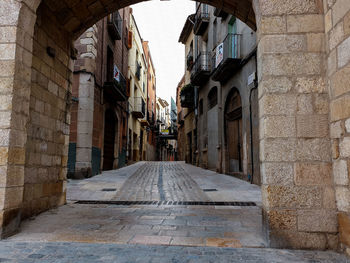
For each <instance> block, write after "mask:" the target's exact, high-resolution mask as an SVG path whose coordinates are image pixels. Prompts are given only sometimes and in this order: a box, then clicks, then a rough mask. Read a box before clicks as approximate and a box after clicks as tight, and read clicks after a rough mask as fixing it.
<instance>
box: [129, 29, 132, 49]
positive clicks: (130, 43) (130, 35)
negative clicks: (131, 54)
mask: <svg viewBox="0 0 350 263" xmlns="http://www.w3.org/2000/svg"><path fill="white" fill-rule="evenodd" d="M128 48H129V49H130V48H132V31H129V35H128Z"/></svg>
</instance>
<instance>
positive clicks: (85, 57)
mask: <svg viewBox="0 0 350 263" xmlns="http://www.w3.org/2000/svg"><path fill="white" fill-rule="evenodd" d="M129 16H130V8H124V9H121V10H120V11H118V12H115V13H112V14H110V15H109V16H108V17H106V18H104V19H102V20H101V21H99V22H98V23H97V24H95V25H94V26H92V27H91V28H89V29H88V30H87V31H86V32H85V33H83V34H82V35H81V36H80V38H79V39H78V40H77V41H76V42H75V47H76V49H77V51H78V53H77V60H76V61H75V64H74V72H73V73H74V75H73V84H72V114H71V124H70V137H69V141H70V143H69V153H68V155H69V157H68V176H69V177H72V178H84V177H90V176H93V175H96V174H99V173H100V172H101V170H112V169H115V168H118V167H123V166H124V165H125V164H126V146H127V144H126V143H127V142H126V132H127V118H128V108H127V95H128V94H127V91H126V87H127V84H126V79H125V76H127V70H128V60H127V58H128V47H127V42H126V40H127V38H126V37H127V32H128V27H129Z"/></svg>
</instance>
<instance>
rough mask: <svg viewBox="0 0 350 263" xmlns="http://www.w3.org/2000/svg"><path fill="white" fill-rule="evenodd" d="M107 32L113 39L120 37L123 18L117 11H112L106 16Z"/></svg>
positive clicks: (119, 38)
mask: <svg viewBox="0 0 350 263" xmlns="http://www.w3.org/2000/svg"><path fill="white" fill-rule="evenodd" d="M107 28H108V32H109V34H110V35H111V37H112V38H113V39H114V40H121V39H122V28H123V19H122V18H121V16H120V14H119V12H118V11H117V12H114V13H112V14H110V15H108V17H107Z"/></svg>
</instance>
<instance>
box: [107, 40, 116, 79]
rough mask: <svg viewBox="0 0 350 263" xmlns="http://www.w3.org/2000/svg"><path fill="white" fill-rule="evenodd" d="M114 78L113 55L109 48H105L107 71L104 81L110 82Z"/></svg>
mask: <svg viewBox="0 0 350 263" xmlns="http://www.w3.org/2000/svg"><path fill="white" fill-rule="evenodd" d="M113 77H114V54H113V51H112V49H111V48H110V47H107V71H106V80H107V82H112V81H113Z"/></svg>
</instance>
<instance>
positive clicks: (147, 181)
mask: <svg viewBox="0 0 350 263" xmlns="http://www.w3.org/2000/svg"><path fill="white" fill-rule="evenodd" d="M67 199H68V203H67V205H65V206H62V207H59V208H57V209H53V210H50V211H48V212H45V213H42V214H41V215H39V216H37V217H32V218H30V219H29V220H26V221H24V222H23V223H22V226H21V231H20V233H18V234H17V235H14V236H12V237H10V238H8V239H7V240H6V241H2V242H1V249H0V258H1V259H6V260H8V261H9V262H36V260H38V259H40V262H247V261H249V262H310V260H313V262H335V261H336V262H346V258H345V256H344V257H343V256H341V255H339V254H336V253H334V252H320V251H314V252H310V251H309V252H306V251H290V250H273V249H268V248H266V247H267V245H266V242H265V240H264V238H263V232H262V231H263V229H262V214H261V210H262V209H261V192H260V188H259V187H258V186H256V185H252V184H249V183H247V182H244V181H242V180H239V179H237V178H234V177H230V176H227V175H222V174H217V173H215V172H212V171H208V170H204V169H201V168H198V167H195V166H192V165H188V164H185V163H184V162H139V163H136V164H134V165H131V166H128V167H125V168H122V169H119V170H112V171H108V172H104V173H103V174H102V175H98V176H95V177H93V178H90V179H86V180H70V181H68V185H67ZM252 248H254V249H253V250H252ZM90 250H93V251H94V252H93V253H92V251H90ZM89 251H90V252H89ZM130 251H133V253H130ZM19 255H20V257H19ZM19 258H21V259H23V260H22V261H17V260H18V259H19ZM11 259H13V261H11ZM55 260H57V261H55Z"/></svg>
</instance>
